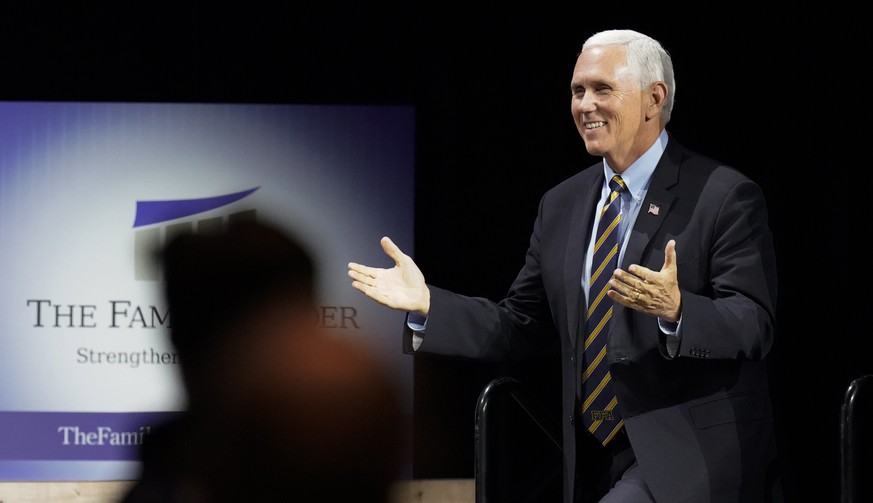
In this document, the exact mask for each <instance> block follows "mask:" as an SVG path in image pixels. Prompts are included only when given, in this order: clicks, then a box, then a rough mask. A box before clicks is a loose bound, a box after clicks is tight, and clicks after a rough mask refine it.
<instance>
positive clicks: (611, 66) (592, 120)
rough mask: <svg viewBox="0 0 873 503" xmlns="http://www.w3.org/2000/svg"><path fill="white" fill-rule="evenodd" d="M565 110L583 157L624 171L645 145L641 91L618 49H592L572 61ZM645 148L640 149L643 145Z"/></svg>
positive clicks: (612, 47)
mask: <svg viewBox="0 0 873 503" xmlns="http://www.w3.org/2000/svg"><path fill="white" fill-rule="evenodd" d="M570 88H571V91H572V99H571V105H570V111H571V113H572V114H573V120H574V121H575V122H576V128H577V129H578V130H579V134H580V135H581V136H582V139H583V140H584V141H585V148H586V149H587V150H588V153H589V154H591V155H595V156H602V157H605V158H606V160H607V162H608V163H609V165H610V166H612V168H613V169H615V170H616V171H619V172H621V171H623V170H624V169H625V168H627V167H628V165H630V163H632V162H633V161H634V160H636V159H637V158H638V157H639V156H640V155H641V154H642V153H643V152H644V150H645V147H648V145H649V144H650V143H647V142H648V141H649V139H648V138H647V134H646V133H645V132H641V131H640V129H641V128H643V127H645V112H646V109H645V103H644V101H645V100H644V99H643V97H644V94H643V91H642V90H641V89H640V88H639V87H638V86H637V83H636V79H635V78H634V77H633V75H632V74H631V72H630V69H629V68H628V64H627V57H626V54H625V48H624V47H622V46H605V47H592V48H589V49H586V50H585V51H583V52H582V53H581V54H580V55H579V58H578V59H577V60H576V67H575V68H574V69H573V78H572V80H571V83H570ZM643 145H645V146H643Z"/></svg>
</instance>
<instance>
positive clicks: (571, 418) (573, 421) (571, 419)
mask: <svg viewBox="0 0 873 503" xmlns="http://www.w3.org/2000/svg"><path fill="white" fill-rule="evenodd" d="M575 423H576V421H575V420H574V419H573V416H570V425H573V424H575Z"/></svg>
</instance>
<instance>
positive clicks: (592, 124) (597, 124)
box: [585, 121, 606, 129]
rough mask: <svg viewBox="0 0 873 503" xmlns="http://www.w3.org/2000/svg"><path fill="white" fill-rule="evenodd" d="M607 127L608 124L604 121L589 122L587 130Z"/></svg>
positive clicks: (586, 126)
mask: <svg viewBox="0 0 873 503" xmlns="http://www.w3.org/2000/svg"><path fill="white" fill-rule="evenodd" d="M605 125H606V123H605V122H603V121H597V122H589V123H587V124H585V129H596V128H599V127H602V126H605Z"/></svg>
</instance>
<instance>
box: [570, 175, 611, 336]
mask: <svg viewBox="0 0 873 503" xmlns="http://www.w3.org/2000/svg"><path fill="white" fill-rule="evenodd" d="M588 169H589V170H592V171H593V172H594V173H596V176H594V177H587V178H585V179H583V184H582V186H581V187H580V189H579V196H578V197H576V198H574V199H573V208H572V213H571V217H570V228H569V232H570V236H569V237H568V239H567V249H566V252H565V253H564V271H565V274H564V277H565V278H566V280H565V282H564V289H565V293H566V299H567V306H566V307H567V327H568V328H569V331H568V333H569V335H570V345H571V346H572V347H574V348H575V347H576V343H577V341H578V340H579V337H580V335H581V334H582V332H581V330H582V329H583V327H584V325H583V323H582V313H583V311H584V310H585V306H584V297H583V296H582V268H583V267H584V265H585V253H586V252H587V251H588V241H589V240H590V239H591V226H592V225H593V221H594V220H593V219H594V205H595V204H597V201H598V200H599V199H600V188H601V186H602V185H603V163H602V162H601V163H598V164H596V165H594V166H592V167H590V168H588Z"/></svg>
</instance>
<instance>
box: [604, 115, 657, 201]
mask: <svg viewBox="0 0 873 503" xmlns="http://www.w3.org/2000/svg"><path fill="white" fill-rule="evenodd" d="M666 148H667V130H666V129H662V130H661V134H660V135H658V139H657V140H655V143H653V144H652V146H651V147H649V149H648V150H646V151H645V152H644V153H643V155H641V156H640V158H639V159H637V160H636V161H634V162H633V163H632V164H631V165H630V166H628V168H627V169H626V170H624V173H622V174H621V179H622V180H624V183H625V185H627V190H628V192H629V193H630V195H631V197H632V198H633V199H636V200H638V199H639V198H640V196H641V194H642V192H643V191H644V190H645V189H646V187H648V185H649V179H650V178H651V177H652V173H654V172H655V167H656V166H657V165H658V161H659V160H660V159H661V156H662V155H663V154H664V150H665V149H666ZM603 175H604V176H605V177H606V183H607V185H608V184H609V180H612V177H613V176H615V175H616V173H615V171H613V170H612V168H611V167H610V166H609V163H607V162H606V159H604V160H603Z"/></svg>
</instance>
